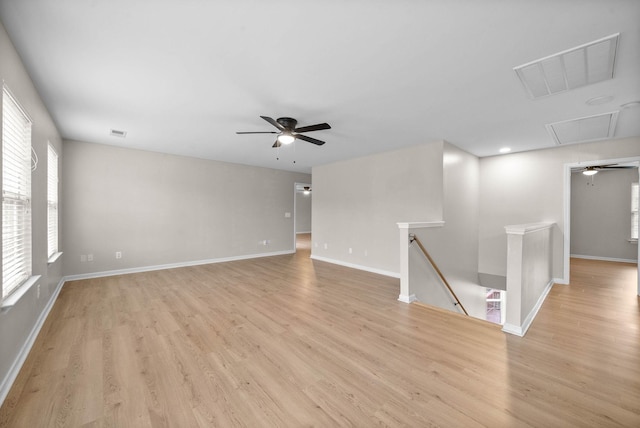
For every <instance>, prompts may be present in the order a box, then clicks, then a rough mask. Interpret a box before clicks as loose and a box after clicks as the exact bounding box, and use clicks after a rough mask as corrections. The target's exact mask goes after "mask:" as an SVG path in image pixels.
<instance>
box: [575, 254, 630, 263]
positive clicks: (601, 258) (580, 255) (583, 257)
mask: <svg viewBox="0 0 640 428" xmlns="http://www.w3.org/2000/svg"><path fill="white" fill-rule="evenodd" d="M570 257H573V258H574V259H587V260H602V261H603V262H621V263H633V264H638V260H635V259H617V258H615V257H599V256H585V255H582V254H571V255H570Z"/></svg>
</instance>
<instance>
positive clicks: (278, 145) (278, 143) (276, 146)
mask: <svg viewBox="0 0 640 428" xmlns="http://www.w3.org/2000/svg"><path fill="white" fill-rule="evenodd" d="M281 145H282V143H281V142H280V141H278V140H276V142H275V143H273V146H271V147H273V148H274V149H277V148H278V147H280V146H281Z"/></svg>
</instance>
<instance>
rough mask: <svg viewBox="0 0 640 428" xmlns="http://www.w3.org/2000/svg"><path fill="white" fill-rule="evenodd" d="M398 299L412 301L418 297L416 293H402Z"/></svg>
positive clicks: (404, 301) (405, 301)
mask: <svg viewBox="0 0 640 428" xmlns="http://www.w3.org/2000/svg"><path fill="white" fill-rule="evenodd" d="M398 300H399V301H400V302H403V303H412V302H415V301H416V300H418V299H417V298H416V295H415V294H409V295H408V296H407V295H406V294H401V295H399V296H398Z"/></svg>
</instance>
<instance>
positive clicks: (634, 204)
mask: <svg viewBox="0 0 640 428" xmlns="http://www.w3.org/2000/svg"><path fill="white" fill-rule="evenodd" d="M631 239H638V183H632V184H631Z"/></svg>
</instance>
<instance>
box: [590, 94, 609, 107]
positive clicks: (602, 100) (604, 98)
mask: <svg viewBox="0 0 640 428" xmlns="http://www.w3.org/2000/svg"><path fill="white" fill-rule="evenodd" d="M613 98H614V97H613V95H601V96H599V97H593V98H589V99H588V100H587V101H586V104H588V105H590V106H597V105H600V104H606V103H608V102H609V101H611V100H613Z"/></svg>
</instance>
